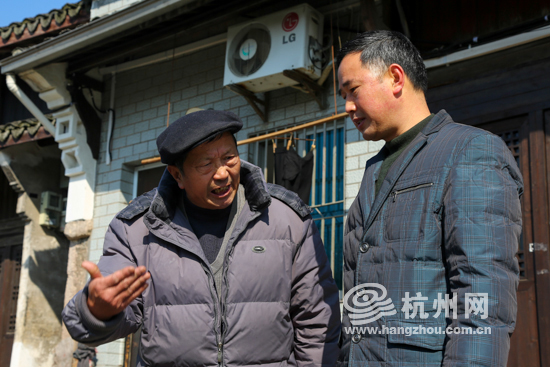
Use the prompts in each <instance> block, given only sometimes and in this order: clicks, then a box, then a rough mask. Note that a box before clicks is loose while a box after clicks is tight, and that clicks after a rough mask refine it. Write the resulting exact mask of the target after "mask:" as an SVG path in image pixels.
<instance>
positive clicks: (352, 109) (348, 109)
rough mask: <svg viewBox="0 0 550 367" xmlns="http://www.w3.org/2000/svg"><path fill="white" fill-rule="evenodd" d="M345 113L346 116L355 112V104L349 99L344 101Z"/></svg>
mask: <svg viewBox="0 0 550 367" xmlns="http://www.w3.org/2000/svg"><path fill="white" fill-rule="evenodd" d="M346 112H347V113H348V115H349V114H351V113H352V112H355V103H354V102H353V101H352V100H351V99H350V98H348V99H346Z"/></svg>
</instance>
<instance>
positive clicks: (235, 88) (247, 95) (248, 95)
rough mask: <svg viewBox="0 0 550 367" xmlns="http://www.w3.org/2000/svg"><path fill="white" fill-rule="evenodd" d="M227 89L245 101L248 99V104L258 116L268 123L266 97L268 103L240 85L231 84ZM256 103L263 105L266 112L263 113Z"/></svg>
mask: <svg viewBox="0 0 550 367" xmlns="http://www.w3.org/2000/svg"><path fill="white" fill-rule="evenodd" d="M225 87H226V88H227V89H229V90H230V91H232V92H234V93H236V94H238V95H240V96H243V97H244V99H246V101H247V102H248V104H249V105H250V106H252V108H253V109H254V111H255V112H256V113H257V114H258V116H260V118H261V119H262V121H263V122H267V97H266V101H262V100H261V99H259V98H258V97H256V95H255V94H254V93H252V92H251V91H249V90H248V89H246V88H244V87H242V86H240V85H238V84H229V85H226V86H225ZM256 103H258V104H261V105H262V106H263V107H264V110H263V111H262V110H261V109H260V107H258V105H257V104H256Z"/></svg>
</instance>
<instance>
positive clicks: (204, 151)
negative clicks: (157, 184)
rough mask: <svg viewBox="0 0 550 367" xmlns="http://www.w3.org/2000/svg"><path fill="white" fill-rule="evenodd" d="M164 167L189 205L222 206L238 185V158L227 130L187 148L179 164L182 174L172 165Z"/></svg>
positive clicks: (213, 207)
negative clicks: (181, 167)
mask: <svg viewBox="0 0 550 367" xmlns="http://www.w3.org/2000/svg"><path fill="white" fill-rule="evenodd" d="M168 169H169V171H170V173H171V174H172V176H173V177H174V178H175V179H176V181H177V182H178V185H179V187H180V189H184V190H185V192H186V194H187V198H188V199H189V200H190V201H191V202H192V203H193V204H195V205H196V206H198V207H201V208H205V209H225V208H227V207H228V206H229V205H231V203H232V202H233V199H235V194H236V193H237V189H238V187H239V181H240V172H241V160H240V158H239V153H238V151H237V147H236V145H235V141H234V140H233V137H232V136H231V133H225V134H223V135H222V137H221V138H219V139H216V140H214V141H212V142H209V143H204V144H201V145H199V146H198V147H196V148H194V149H193V150H191V151H190V152H189V155H188V156H187V159H186V160H185V162H184V163H183V175H182V174H181V172H180V171H179V170H178V169H177V168H176V167H175V166H169V167H168Z"/></svg>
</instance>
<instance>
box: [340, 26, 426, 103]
mask: <svg viewBox="0 0 550 367" xmlns="http://www.w3.org/2000/svg"><path fill="white" fill-rule="evenodd" d="M357 52H360V53H361V56H360V58H361V63H362V64H363V66H365V67H368V68H369V69H370V70H371V71H373V72H374V73H378V74H379V76H380V77H382V74H383V73H384V72H385V71H386V70H387V69H388V68H389V66H390V65H391V64H398V65H400V66H401V67H402V68H403V70H404V71H405V74H407V77H408V78H409V79H410V81H411V83H412V85H413V87H414V89H416V90H421V91H422V92H424V93H425V92H426V91H427V90H428V72H427V71H426V66H425V65H424V60H422V56H420V52H419V51H418V49H417V48H416V47H414V45H413V44H412V42H411V41H410V40H409V39H408V38H407V37H405V35H403V34H401V33H399V32H395V31H384V30H376V31H368V32H364V33H361V34H358V35H357V37H356V38H354V39H352V40H351V41H348V42H346V43H345V44H344V46H342V48H341V49H340V51H339V52H338V56H337V58H336V61H337V65H338V66H340V63H341V62H342V60H343V59H344V57H346V56H347V55H349V54H354V53H357Z"/></svg>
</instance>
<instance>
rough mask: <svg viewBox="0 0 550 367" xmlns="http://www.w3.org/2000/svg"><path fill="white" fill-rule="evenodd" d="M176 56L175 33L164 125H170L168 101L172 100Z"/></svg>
mask: <svg viewBox="0 0 550 367" xmlns="http://www.w3.org/2000/svg"><path fill="white" fill-rule="evenodd" d="M175 58H176V35H175V34H174V42H173V44H172V66H171V70H170V92H169V93H168V113H167V115H166V127H168V126H169V125H170V109H171V108H170V102H171V100H172V89H174V59H175Z"/></svg>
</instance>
